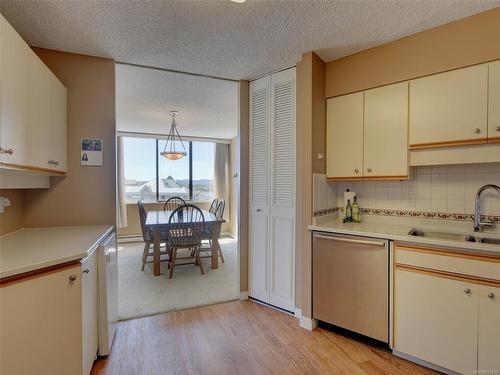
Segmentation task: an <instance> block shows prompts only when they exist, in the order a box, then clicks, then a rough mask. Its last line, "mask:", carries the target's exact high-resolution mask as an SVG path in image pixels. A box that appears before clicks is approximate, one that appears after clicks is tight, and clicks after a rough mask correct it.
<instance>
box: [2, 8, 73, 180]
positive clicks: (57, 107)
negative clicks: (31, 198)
mask: <svg viewBox="0 0 500 375" xmlns="http://www.w3.org/2000/svg"><path fill="white" fill-rule="evenodd" d="M0 90H1V99H0V108H1V115H0V121H1V122H0V162H1V167H2V169H13V170H19V171H25V172H34V173H46V174H49V175H64V173H65V172H66V159H67V156H66V122H67V119H66V88H65V87H64V86H63V85H62V83H61V82H60V81H59V80H58V79H57V78H56V77H55V75H54V74H53V73H52V72H51V71H50V70H49V69H48V68H47V66H46V65H45V64H44V63H43V62H42V61H41V60H40V59H39V58H38V57H37V56H36V54H35V53H34V52H33V51H32V50H31V48H30V47H29V46H28V45H27V44H26V43H25V42H24V40H23V39H22V38H21V37H20V36H19V35H18V34H17V32H16V31H15V30H14V29H13V28H12V26H11V25H10V24H9V23H8V22H7V21H6V20H5V18H4V17H3V16H1V15H0Z"/></svg>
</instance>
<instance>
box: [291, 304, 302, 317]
mask: <svg viewBox="0 0 500 375" xmlns="http://www.w3.org/2000/svg"><path fill="white" fill-rule="evenodd" d="M293 315H294V316H295V318H297V319H302V310H301V309H299V308H298V307H296V308H295V312H294V313H293Z"/></svg>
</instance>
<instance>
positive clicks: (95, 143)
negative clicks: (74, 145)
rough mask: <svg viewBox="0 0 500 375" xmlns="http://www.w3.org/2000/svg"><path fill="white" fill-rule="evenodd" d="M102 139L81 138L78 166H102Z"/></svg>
mask: <svg viewBox="0 0 500 375" xmlns="http://www.w3.org/2000/svg"><path fill="white" fill-rule="evenodd" d="M102 143H103V140H102V139H92V138H82V139H81V141H80V165H86V166H102V164H103V159H102V152H103V150H102V148H103V144H102Z"/></svg>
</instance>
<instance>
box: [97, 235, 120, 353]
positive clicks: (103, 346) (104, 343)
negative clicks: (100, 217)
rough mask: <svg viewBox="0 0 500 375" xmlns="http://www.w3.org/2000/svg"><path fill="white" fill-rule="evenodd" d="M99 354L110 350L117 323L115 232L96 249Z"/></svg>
mask: <svg viewBox="0 0 500 375" xmlns="http://www.w3.org/2000/svg"><path fill="white" fill-rule="evenodd" d="M98 250H99V251H98V258H97V261H98V270H99V355H102V356H105V355H108V354H109V353H110V352H111V346H112V345H113V339H114V337H115V331H116V326H117V323H118V259H117V242H116V233H115V232H114V231H113V232H112V233H111V234H110V235H109V236H107V237H106V238H105V239H104V240H103V241H102V243H101V244H100V245H99V249H98Z"/></svg>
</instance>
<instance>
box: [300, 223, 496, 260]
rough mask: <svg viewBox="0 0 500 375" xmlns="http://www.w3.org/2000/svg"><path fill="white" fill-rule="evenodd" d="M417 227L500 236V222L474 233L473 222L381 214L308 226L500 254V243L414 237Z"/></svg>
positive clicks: (314, 229) (325, 230)
mask: <svg viewBox="0 0 500 375" xmlns="http://www.w3.org/2000/svg"><path fill="white" fill-rule="evenodd" d="M413 228H419V229H424V230H431V231H446V232H453V233H461V234H471V235H474V236H479V237H493V238H500V225H497V227H496V228H494V229H491V230H485V231H484V232H481V233H474V232H473V230H472V222H459V221H452V220H437V219H412V218H400V217H384V216H377V215H365V216H363V221H362V222H361V223H342V221H341V220H340V219H339V218H338V216H337V215H332V216H328V217H324V218H321V219H319V220H318V219H317V222H316V224H314V225H310V226H309V227H308V229H309V230H312V231H321V232H329V233H338V234H347V235H356V236H366V237H373V238H383V239H387V240H393V241H399V242H405V243H410V244H421V245H430V246H438V247H446V248H450V249H458V250H467V251H473V252H478V253H488V254H494V255H498V256H500V245H491V244H484V243H477V242H466V241H458V240H448V239H441V238H431V237H418V236H411V235H409V234H408V232H409V231H410V230H411V229H413Z"/></svg>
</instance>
